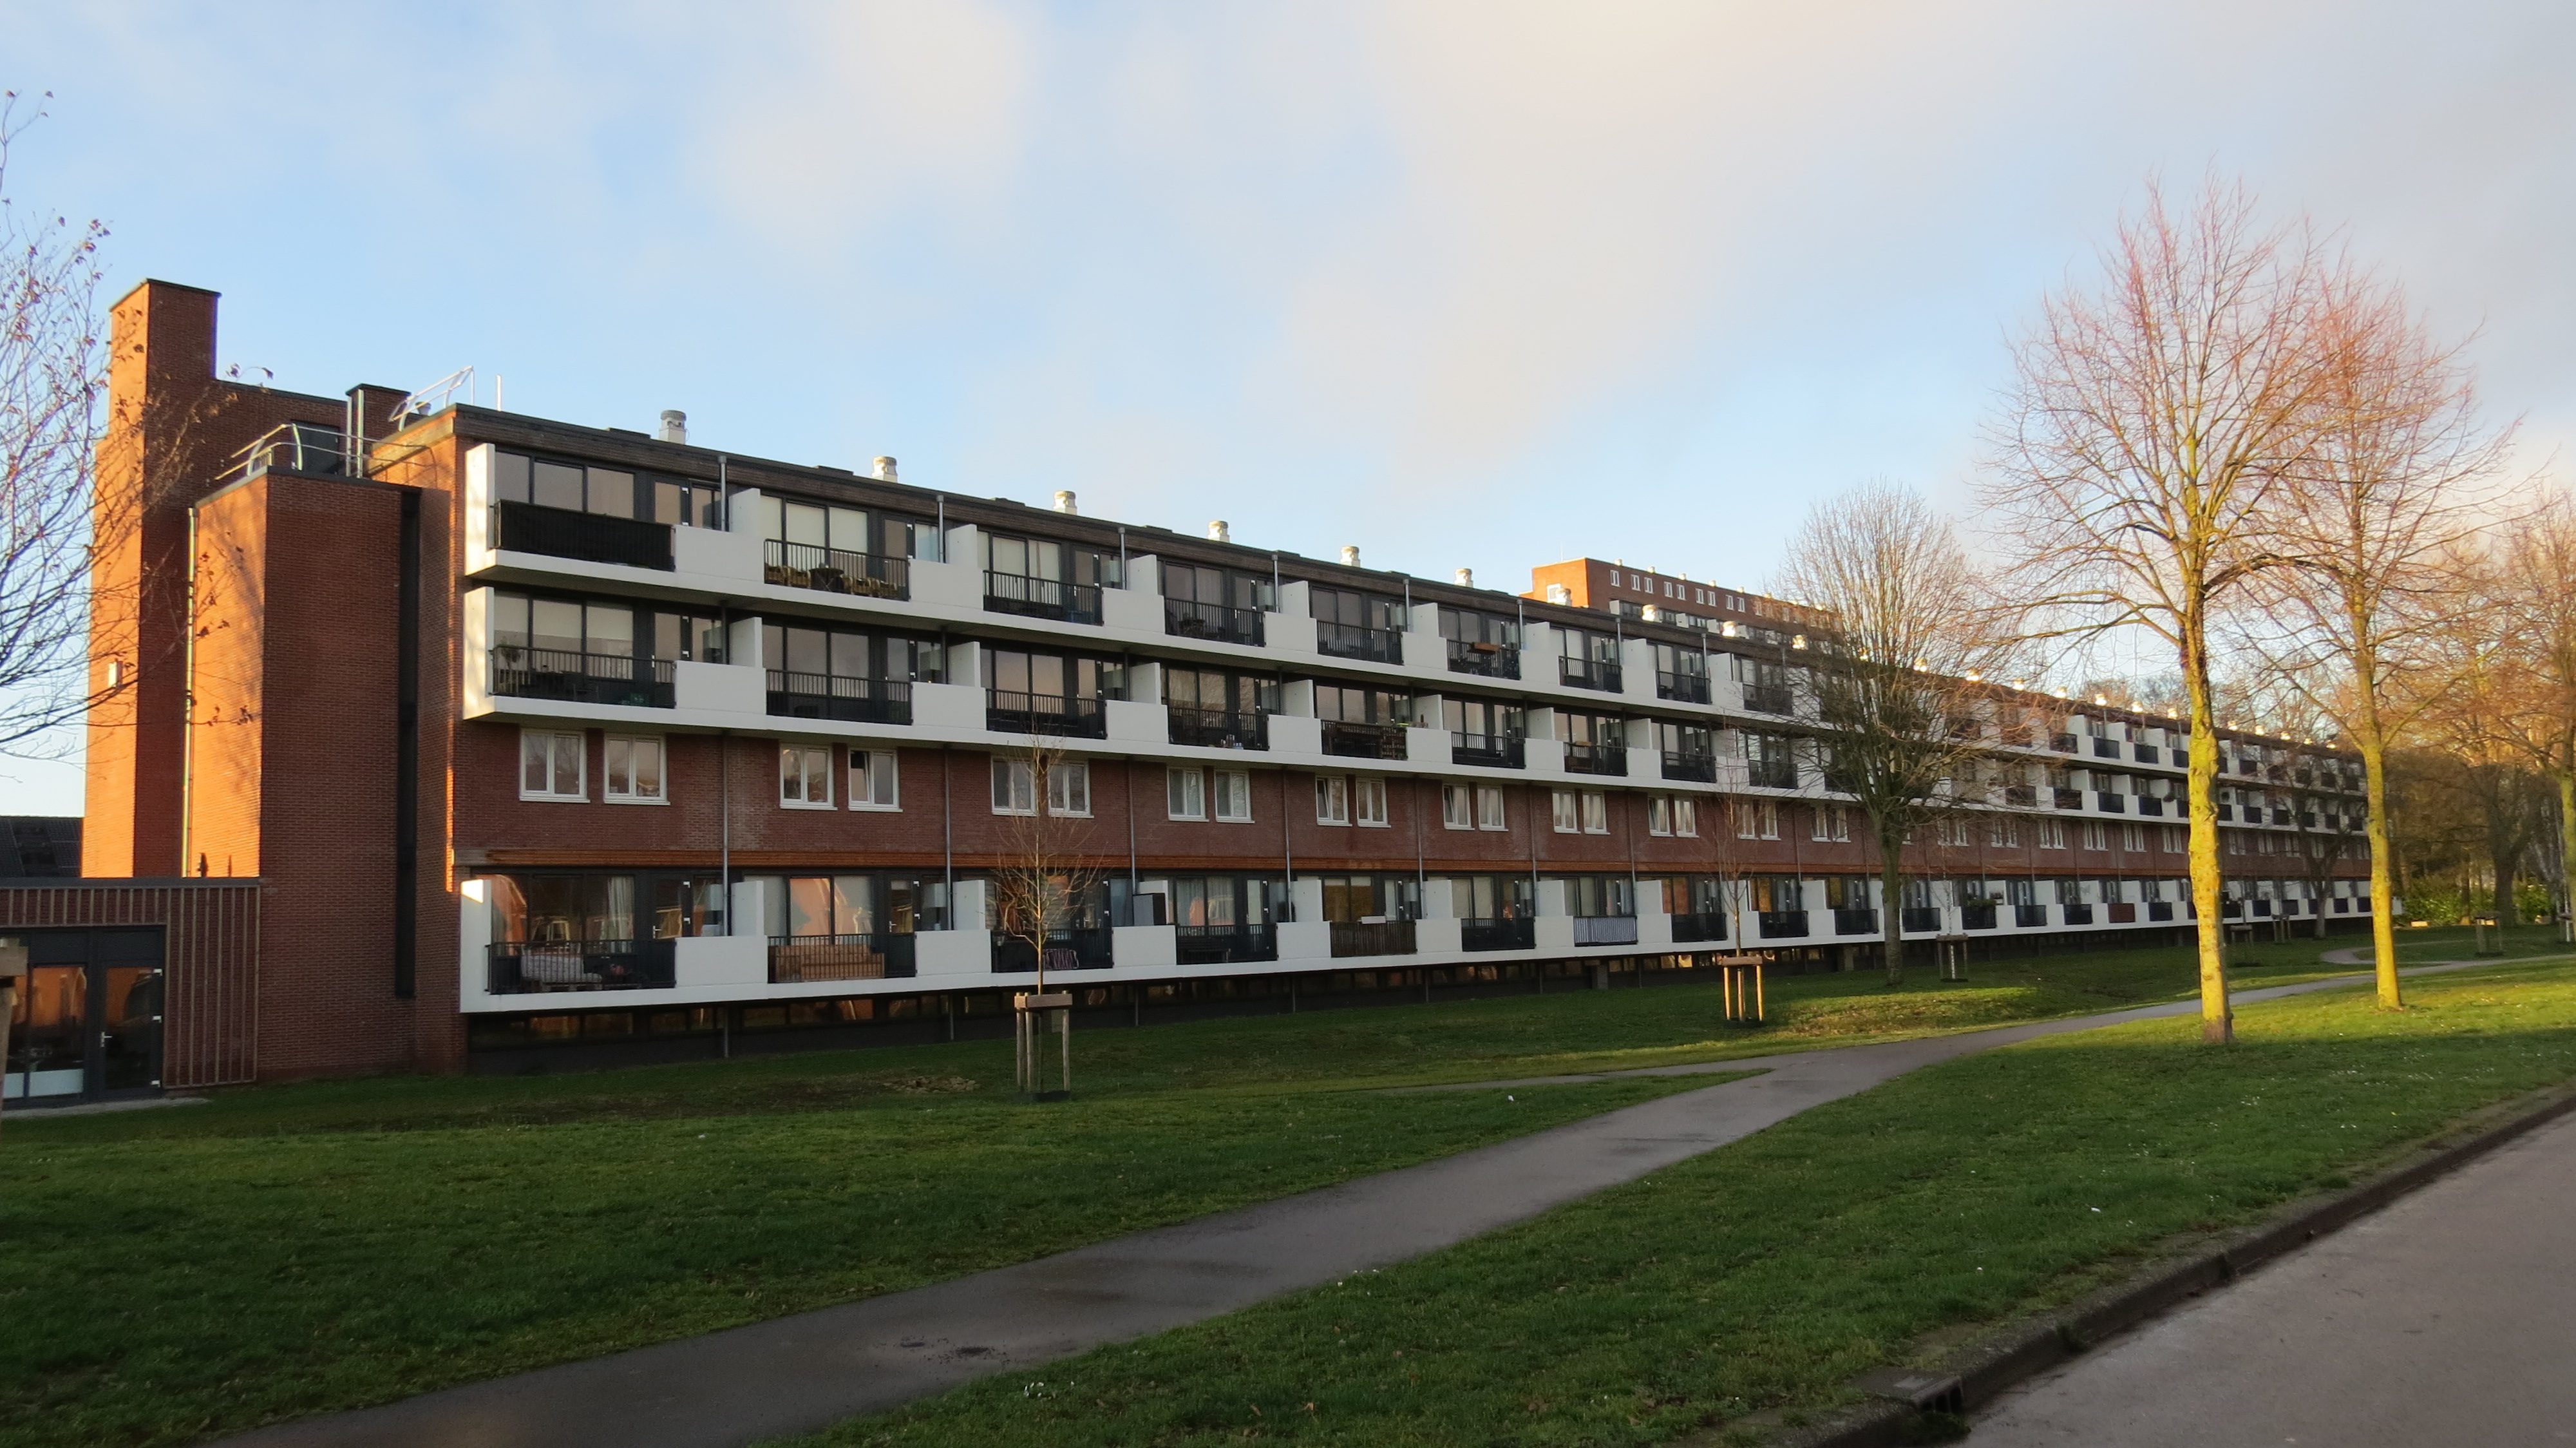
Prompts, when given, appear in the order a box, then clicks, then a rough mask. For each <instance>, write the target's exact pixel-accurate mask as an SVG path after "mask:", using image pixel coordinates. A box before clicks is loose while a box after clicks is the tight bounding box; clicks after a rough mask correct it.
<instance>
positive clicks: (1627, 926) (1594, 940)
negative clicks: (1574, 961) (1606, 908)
mask: <svg viewBox="0 0 2576 1448" xmlns="http://www.w3.org/2000/svg"><path fill="white" fill-rule="evenodd" d="M1574 943H1575V944H1577V945H1634V944H1636V943H1637V917H1636V916H1634V915H1577V916H1575V917H1574Z"/></svg>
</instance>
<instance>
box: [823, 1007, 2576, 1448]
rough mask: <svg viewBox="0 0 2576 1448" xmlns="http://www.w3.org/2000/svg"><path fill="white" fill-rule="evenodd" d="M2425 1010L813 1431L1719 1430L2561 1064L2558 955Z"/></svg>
mask: <svg viewBox="0 0 2576 1448" xmlns="http://www.w3.org/2000/svg"><path fill="white" fill-rule="evenodd" d="M2411 989H2412V997H2413V1001H2414V1004H2413V1005H2412V1006H2411V1008H2410V1009H2409V1010H2407V1011H2405V1012H2403V1013H2395V1014H2391V1013H2382V1012H2379V1011H2377V1010H2374V1009H2373V1008H2372V1006H2371V1003H2370V1000H2369V998H2368V996H2367V994H2366V993H2364V992H2361V991H2358V990H2355V991H2334V992H2329V993H2326V994H2323V995H2317V996H2307V997H2299V998H2293V999H2291V1000H2285V1001H2277V1002H2265V1003H2258V1004H2254V1005H2250V1006H2248V1007H2247V1008H2246V1009H2245V1010H2244V1011H2243V1012H2242V1014H2241V1015H2240V1017H2239V1021H2238V1025H2239V1029H2240V1032H2241V1040H2240V1042H2239V1044H2238V1045H2236V1046H2235V1047H2233V1048H2229V1049H2212V1048H2203V1047H2202V1046H2201V1045H2200V1044H2199V1042H2198V1039H2197V1036H2198V1025H2197V1022H2196V1021H2195V1020H2193V1019H2190V1018H2182V1019H2173V1020H2160V1021H2152V1022H2142V1023H2138V1024H2134V1025H2129V1026H2123V1027H2117V1028H2112V1029H2108V1030H2102V1031H2094V1032H2087V1033H2084V1034H2081V1035H2075V1036H2063V1037H2054V1038H2049V1039H2046V1040H2041V1041H2034V1042H2030V1043H2027V1044H2024V1045H2021V1046H2017V1047H2012V1048H2008V1049H2005V1050H2000V1051H1996V1052H1992V1053H1988V1054H1982V1055H1977V1056H1972V1057H1968V1058H1964V1059H1961V1060H1958V1061H1955V1062H1950V1063H1947V1064H1944V1065H1941V1066H1937V1067H1933V1068H1930V1069H1928V1070H1924V1071H1921V1072H1917V1073H1915V1074H1913V1075H1910V1076H1906V1077H1903V1078H1901V1079H1899V1080H1897V1081H1895V1082H1893V1083H1891V1084H1889V1085H1886V1086H1882V1087H1880V1088H1878V1089H1877V1090H1875V1091H1871V1092H1868V1093H1865V1094H1863V1095H1861V1096H1856V1097H1852V1098H1849V1099H1846V1100H1843V1101H1839V1102H1834V1103H1831V1104H1828V1105H1825V1106H1821V1107H1818V1108H1816V1109H1815V1110H1813V1111H1810V1112H1808V1113H1806V1114H1804V1115H1801V1116H1799V1117H1797V1118H1795V1119H1794V1120H1791V1121H1789V1122H1787V1123H1784V1124H1783V1125H1780V1126H1777V1127H1773V1128H1772V1129H1770V1130H1768V1131H1765V1132H1763V1133H1761V1134H1759V1135H1757V1136H1754V1137H1750V1138H1748V1139H1746V1140H1744V1141H1742V1142H1739V1143H1737V1144H1735V1145H1732V1146H1729V1147H1725V1148H1723V1149H1721V1150H1719V1151H1716V1152H1712V1153H1710V1154H1708V1155H1706V1156H1703V1157H1699V1158H1695V1159H1693V1160H1691V1161H1689V1162H1685V1163H1683V1164H1681V1165H1679V1166H1676V1167H1673V1168H1669V1169H1667V1170H1665V1171H1662V1172H1659V1173H1657V1174H1656V1175H1655V1176H1653V1177H1651V1178H1649V1179H1646V1180H1644V1181H1641V1182H1638V1183H1635V1184H1633V1185H1630V1186H1627V1187H1621V1188H1616V1189H1613V1190H1611V1191H1608V1192H1604V1193H1601V1194H1599V1195H1597V1196H1594V1197H1591V1198H1587V1199H1586V1200H1584V1201H1582V1202H1578V1203H1575V1204H1573V1205H1571V1206H1568V1207H1565V1208H1561V1209H1559V1210H1557V1211H1555V1212H1552V1213H1549V1214H1548V1215H1546V1216H1544V1217H1541V1218H1539V1219H1537V1220H1535V1221H1533V1222H1530V1223H1527V1224H1524V1225H1523V1226H1520V1227H1516V1228H1511V1229H1507V1230H1505V1231H1502V1232H1498V1233H1495V1234H1493V1235H1491V1236H1488V1237H1483V1238H1479V1239H1477V1240H1476V1241H1473V1242H1469V1243H1466V1244H1463V1245H1461V1246H1459V1247H1455V1248H1452V1249H1449V1250H1447V1251H1444V1252H1441V1253H1437V1254H1435V1255H1433V1256H1430V1257H1426V1258H1423V1259H1421V1260H1419V1261H1416V1262H1411V1263H1407V1264H1403V1265H1400V1266H1397V1267H1392V1268H1388V1269H1386V1270H1385V1271H1383V1272H1375V1273H1367V1274H1362V1275H1358V1276H1354V1277H1351V1278H1349V1279H1346V1280H1344V1281H1342V1282H1340V1283H1337V1284H1334V1285H1332V1286H1328V1287H1324V1288H1319V1289H1316V1290H1313V1291H1309V1292H1304V1293H1300V1294H1296V1295H1293V1296H1290V1297H1286V1298H1282V1299H1280V1300H1278V1301H1275V1302H1272V1303H1268V1304H1264V1305H1262V1306H1260V1307H1256V1308H1253V1309H1251V1310H1249V1311H1246V1312H1242V1313H1238V1314H1235V1315H1233V1316H1230V1317H1227V1318H1223V1319H1219V1320H1216V1321H1213V1322H1209V1323H1205V1324H1201V1325H1199V1326H1196V1327H1191V1328H1184V1329H1181V1330H1178V1331H1174V1332H1170V1333H1165V1334H1161V1335H1159V1336H1156V1337H1153V1338H1149V1339H1146V1340H1143V1341H1141V1342H1138V1343H1135V1344H1131V1345H1128V1346H1123V1347H1117V1348H1107V1349H1102V1350H1100V1351H1096V1352H1093V1353H1090V1354H1088V1355H1086V1356H1083V1357H1080V1358H1075V1359H1072V1360H1069V1361H1067V1362H1064V1363H1060V1364H1057V1365H1055V1366H1053V1367H1051V1368H1049V1369H1046V1370H1044V1371H1043V1372H1040V1373H1024V1374H1016V1375H1013V1377H1012V1378H1011V1380H1010V1381H1007V1382H1004V1381H992V1382H987V1383H982V1384H976V1385H972V1386H969V1387H967V1388H963V1389H960V1390H958V1391H956V1392H954V1393H950V1394H947V1395H945V1396H942V1397H940V1398H936V1399H932V1400H929V1401H927V1402H924V1403H922V1404H919V1405H916V1406H915V1407H914V1408H912V1409H910V1410H906V1411H903V1412H899V1413H896V1414H893V1415H889V1416H886V1417H882V1418H875V1419H868V1420H862V1421H860V1422H855V1423H852V1424H848V1425H844V1426H843V1427H842V1428H840V1429H838V1430H835V1431H833V1432H831V1433H828V1434H825V1435H821V1436H819V1437H817V1438H814V1439H811V1440H808V1442H809V1443H810V1444H812V1445H815V1448H820V1445H827V1444H828V1445H833V1448H851V1445H860V1444H881V1443H883V1444H953V1443H967V1442H972V1443H976V1444H979V1445H985V1448H1010V1445H1018V1444H1029V1445H1038V1444H1045V1445H1050V1448H1059V1445H1088V1444H1153V1445H1157V1448H1168V1445H1178V1444H1195V1443H1209V1444H1213V1443H1216V1442H1219V1441H1224V1442H1236V1441H1240V1440H1242V1439H1245V1438H1259V1439H1264V1440H1278V1441H1295V1442H1304V1443H1319V1444H1321V1443H1332V1444H1370V1445H1406V1444H1512V1445H1548V1444H1567V1445H1573V1444H1584V1445H1616V1444H1648V1443H1662V1442H1668V1441H1671V1440H1672V1439H1674V1438H1676V1437H1679V1436H1682V1435H1685V1434H1691V1433H1693V1432H1695V1431H1697V1430H1706V1429H1711V1428H1714V1429H1716V1430H1717V1437H1716V1438H1712V1439H1709V1440H1708V1441H1720V1440H1724V1439H1727V1438H1731V1437H1733V1436H1735V1435H1733V1434H1730V1433H1728V1432H1727V1430H1726V1426H1725V1425H1727V1424H1729V1423H1730V1422H1734V1421H1736V1420H1741V1419H1743V1418H1744V1417H1745V1416H1746V1415H1748V1414H1751V1413H1754V1412H1756V1411H1760V1410H1788V1411H1789V1413H1790V1414H1791V1416H1792V1419H1793V1420H1794V1418H1795V1415H1796V1414H1797V1413H1798V1412H1800V1411H1803V1410H1812V1409H1815V1408H1818V1407H1822V1406H1826V1405H1830V1404H1832V1403H1834V1402H1836V1401H1838V1400H1839V1397H1840V1394H1841V1392H1842V1389H1841V1384H1842V1383H1843V1381H1844V1380H1845V1379H1847V1378H1848V1377H1850V1376H1851V1375H1852V1374H1854V1373H1856V1372H1859V1371H1862V1370H1864V1369H1867V1368H1869V1367H1872V1366H1875V1365H1877V1364H1879V1363H1882V1362H1887V1361H1891V1360H1898V1359H1901V1358H1903V1357H1904V1356H1905V1355H1906V1354H1907V1353H1908V1351H1909V1347H1910V1345H1912V1344H1916V1343H1917V1342H1919V1341H1920V1340H1922V1339H1923V1338H1924V1337H1925V1335H1926V1334H1932V1333H1936V1332H1942V1331H1944V1330H1949V1331H1956V1330H1959V1329H1961V1328H1963V1327H1965V1326H1969V1325H1977V1324H1990V1323H1994V1322H1996V1321H1999V1320H2002V1319H2005V1318H2007V1317H2009V1316H2011V1315H2013V1314H2014V1313H2017V1312H2022V1311H2027V1310H2031V1309H2034V1308H2037V1307H2042V1306H2046V1305H2053V1304H2054V1303H2056V1302H2059V1301H2062V1300H2065V1299H2067V1298H2069V1297H2072V1296H2074V1295H2077V1294H2078V1293H2080V1292H2081V1291H2084V1290H2087V1289H2089V1288H2091V1287H2093V1286H2096V1285H2098V1284H2099V1283H2100V1282H2101V1281H2102V1280H2104V1279H2105V1278H2107V1277H2109V1276H2111V1275H2114V1274H2116V1273H2117V1272H2119V1271H2121V1270H2124V1269H2125V1267H2126V1266H2128V1265H2129V1264H2131V1263H2134V1262H2135V1261H2137V1260H2138V1259H2139V1258H2140V1257H2141V1256H2142V1255H2143V1254H2144V1253H2146V1252H2147V1251H2149V1250H2150V1249H2153V1248H2156V1247H2158V1246H2159V1245H2164V1246H2170V1245H2172V1244H2173V1243H2174V1242H2175V1241H2176V1240H2177V1239H2182V1238H2187V1237H2188V1236H2190V1235H2191V1234H2197V1233H2207V1232H2210V1231H2213V1230H2217V1229H2220V1228H2223V1227H2226V1226H2230V1225H2233V1224H2237V1223H2242V1222H2244V1221H2246V1220H2249V1219H2251V1218H2253V1217H2255V1216H2257V1215H2259V1214H2260V1213H2262V1212H2263V1211H2265V1210H2266V1209H2268V1208H2271V1207H2273V1206H2275V1205H2277V1204H2278V1203H2280V1202H2282V1201H2284V1200H2286V1199H2288V1198H2291V1197H2293V1196H2296V1195H2299V1194H2301V1193H2304V1192H2308V1191H2312V1190H2316V1189H2320V1188H2324V1187H2329V1186H2334V1185H2341V1184H2343V1183H2344V1181H2345V1180H2346V1177H2347V1174H2349V1173H2351V1172H2353V1171H2355V1170H2356V1169H2357V1168H2360V1167H2362V1166H2364V1165H2366V1164H2368V1163H2370V1162H2372V1161H2374V1160H2376V1159H2381V1158H2384V1157H2386V1156H2387V1155H2388V1154H2390V1153H2392V1152H2393V1151H2396V1150H2398V1149H2400V1148H2402V1147H2404V1146H2406V1145H2407V1144H2409V1143H2413V1142H2415V1141H2418V1140H2420V1139H2422V1138H2424V1137H2425V1136H2427V1135H2429V1134H2432V1133H2434V1132H2436V1131H2438V1130H2439V1129H2440V1128H2441V1127H2442V1126H2443V1125H2444V1124H2445V1123H2447V1122H2450V1121H2452V1120H2454V1119H2456V1118H2457V1117H2459V1116H2460V1115H2462V1114H2463V1113H2465V1112H2468V1111H2471V1110H2473V1109H2475V1108H2478V1107H2481V1106H2484V1105H2487V1104H2490V1103H2492V1102H2495V1101H2498V1100H2501V1099H2504V1098H2507V1097H2510V1096H2513V1095H2515V1094H2516V1093H2519V1092H2523V1091H2527V1090H2530V1089H2533V1088H2536V1087H2539V1086H2543V1085H2546V1084H2550V1083H2553V1082H2558V1081H2562V1080H2565V1079H2567V1078H2568V1077H2570V1076H2576V967H2572V966H2567V965H2518V966H2508V967H2498V968H2496V969H2493V970H2489V971H2479V972H2464V973H2462V974H2459V975H2455V976H2448V977H2439V978H2432V979H2426V980H2422V981H2418V982H2415V983H2414V984H2413V986H2412V987H2411ZM2034 1107H2039V1108H2044V1109H2033V1108H2034ZM1030 1379H1043V1381H1041V1382H1032V1381H1029V1380H1030Z"/></svg>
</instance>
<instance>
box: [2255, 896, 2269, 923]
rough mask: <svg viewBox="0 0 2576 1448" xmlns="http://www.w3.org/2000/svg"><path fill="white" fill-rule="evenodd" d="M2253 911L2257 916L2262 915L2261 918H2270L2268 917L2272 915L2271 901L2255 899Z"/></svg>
mask: <svg viewBox="0 0 2576 1448" xmlns="http://www.w3.org/2000/svg"><path fill="white" fill-rule="evenodd" d="M2254 913H2255V914H2257V915H2259V916H2262V917H2263V918H2265V919H2267V920H2268V919H2270V918H2271V916H2272V902H2271V901H2269V900H2257V901H2255V902H2254Z"/></svg>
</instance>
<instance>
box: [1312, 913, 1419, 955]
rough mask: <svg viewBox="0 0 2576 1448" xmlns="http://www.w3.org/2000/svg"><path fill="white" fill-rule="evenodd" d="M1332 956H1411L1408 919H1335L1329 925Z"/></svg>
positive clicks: (1411, 930)
mask: <svg viewBox="0 0 2576 1448" xmlns="http://www.w3.org/2000/svg"><path fill="white" fill-rule="evenodd" d="M1332 936H1333V954H1334V955H1335V956H1336V957H1340V956H1345V955H1411V954H1412V953H1413V922H1412V921H1410V920H1336V921H1333V922H1332Z"/></svg>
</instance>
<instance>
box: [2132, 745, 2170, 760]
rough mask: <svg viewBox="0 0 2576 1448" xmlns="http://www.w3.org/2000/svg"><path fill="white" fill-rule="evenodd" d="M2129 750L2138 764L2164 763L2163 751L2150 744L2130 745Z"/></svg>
mask: <svg viewBox="0 0 2576 1448" xmlns="http://www.w3.org/2000/svg"><path fill="white" fill-rule="evenodd" d="M2129 750H2130V753H2131V754H2132V756H2134V757H2135V758H2136V759H2137V761H2138V762H2139V763H2140V764H2162V763H2164V751H2163V750H2161V749H2158V748H2157V747H2156V746H2154V745H2152V744H2132V745H2130V746H2129Z"/></svg>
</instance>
